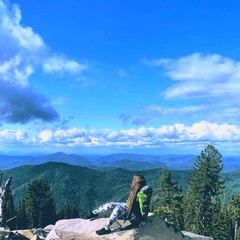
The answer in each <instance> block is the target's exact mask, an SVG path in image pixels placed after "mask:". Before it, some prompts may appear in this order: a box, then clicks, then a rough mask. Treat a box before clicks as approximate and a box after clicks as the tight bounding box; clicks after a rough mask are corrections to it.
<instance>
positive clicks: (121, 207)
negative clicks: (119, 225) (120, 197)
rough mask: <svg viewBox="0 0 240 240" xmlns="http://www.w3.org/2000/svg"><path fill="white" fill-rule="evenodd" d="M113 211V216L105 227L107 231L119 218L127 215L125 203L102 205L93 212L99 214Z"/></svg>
mask: <svg viewBox="0 0 240 240" xmlns="http://www.w3.org/2000/svg"><path fill="white" fill-rule="evenodd" d="M110 210H112V214H111V216H110V217H109V220H108V223H107V224H106V225H105V229H110V227H111V225H112V224H113V223H114V222H115V221H116V220H117V219H118V218H119V216H124V215H125V214H126V210H127V207H126V203H124V202H110V203H106V204H104V205H102V206H101V207H99V208H97V209H95V210H93V213H95V214H99V213H104V212H108V211H110Z"/></svg>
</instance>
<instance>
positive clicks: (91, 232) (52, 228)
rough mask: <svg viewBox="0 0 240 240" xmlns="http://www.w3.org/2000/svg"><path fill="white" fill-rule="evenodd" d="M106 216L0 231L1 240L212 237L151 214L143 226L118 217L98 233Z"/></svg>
mask: <svg viewBox="0 0 240 240" xmlns="http://www.w3.org/2000/svg"><path fill="white" fill-rule="evenodd" d="M107 220H108V219H107V218H98V219H95V220H92V221H91V220H85V219H81V218H76V219H64V220H59V221H57V222H56V224H55V225H49V226H47V227H46V228H45V229H33V230H17V231H11V232H9V231H5V230H2V231H0V239H20V240H28V239H30V240H113V239H114V240H179V239H181V240H187V239H194V240H213V239H212V238H209V237H205V236H200V235H197V234H194V233H189V232H185V231H180V230H178V229H177V228H175V227H174V226H173V225H170V224H168V223H167V222H165V221H163V220H162V219H161V218H160V217H159V216H157V215H154V214H151V215H150V216H149V217H148V221H147V223H146V225H145V226H144V227H143V226H139V228H137V227H134V226H132V225H131V223H130V222H129V221H126V222H125V223H124V221H123V220H118V222H117V223H115V224H114V225H113V226H112V231H111V233H110V234H107V235H102V236H98V235H97V234H96V233H95V231H96V230H98V229H100V228H102V227H103V226H104V225H105V223H106V222H107Z"/></svg>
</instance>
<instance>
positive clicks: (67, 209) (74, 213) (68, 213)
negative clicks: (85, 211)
mask: <svg viewBox="0 0 240 240" xmlns="http://www.w3.org/2000/svg"><path fill="white" fill-rule="evenodd" d="M57 217H58V219H69V218H78V217H79V211H78V209H77V208H76V207H73V206H70V205H66V206H64V207H62V208H61V209H60V211H59V212H58V213H57Z"/></svg>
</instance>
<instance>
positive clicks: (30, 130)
mask: <svg viewBox="0 0 240 240" xmlns="http://www.w3.org/2000/svg"><path fill="white" fill-rule="evenodd" d="M239 7H240V2H239V1H236V0H230V1H221V0H218V1H216V0H213V1H206V0H203V1H195V0H185V1H184V0H178V1H177V0H163V1H155V0H154V1H151V0H150V1H126V0H121V1H115V0H106V1H100V0H88V1H85V0H83V1H73V0H70V1H66V0H62V1H56V0H42V1H25V0H11V1H6V0H0V153H4V154H6V153H8V154H19V155H22V154H39V153H41V154H44V153H54V152H57V151H63V152H66V153H76V154H110V153H117V152H131V153H142V154H158V155H162V154H169V153H172V154H175V153H181V154H185V153H190V154H199V153H200V151H201V150H203V149H204V148H205V147H206V146H207V145H208V144H213V145H214V146H215V147H216V148H217V149H218V150H219V151H220V152H221V153H222V155H236V154H239V153H240V150H239V143H240V125H239V119H240V106H239V100H240V99H239V98H240V31H239V24H240V15H239V11H238V10H239Z"/></svg>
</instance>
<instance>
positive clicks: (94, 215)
mask: <svg viewBox="0 0 240 240" xmlns="http://www.w3.org/2000/svg"><path fill="white" fill-rule="evenodd" d="M97 217H98V214H95V213H93V212H91V213H90V215H88V216H86V219H93V218H97Z"/></svg>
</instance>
